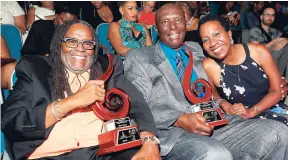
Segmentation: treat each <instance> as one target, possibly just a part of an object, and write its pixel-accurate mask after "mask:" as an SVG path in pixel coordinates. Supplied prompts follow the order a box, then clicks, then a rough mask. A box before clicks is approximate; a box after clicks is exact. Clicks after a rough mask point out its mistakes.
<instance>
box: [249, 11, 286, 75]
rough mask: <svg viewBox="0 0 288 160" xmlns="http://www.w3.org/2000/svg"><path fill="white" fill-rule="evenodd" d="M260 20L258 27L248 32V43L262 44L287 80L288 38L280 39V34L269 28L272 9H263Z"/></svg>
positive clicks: (272, 18)
mask: <svg viewBox="0 0 288 160" xmlns="http://www.w3.org/2000/svg"><path fill="white" fill-rule="evenodd" d="M260 19H261V24H260V26H259V27H254V28H252V29H251V30H250V35H249V41H250V42H253V43H261V44H264V45H265V46H266V47H267V48H268V49H269V50H270V52H271V53H272V56H273V58H274V61H275V63H276V64H277V65H278V69H279V70H280V74H281V75H282V76H286V78H288V45H287V44H288V38H282V37H281V36H282V32H280V31H278V30H277V29H275V28H271V27H270V26H271V24H272V23H273V22H274V20H275V10H274V8H272V7H269V6H268V7H265V8H263V9H262V11H261V16H260Z"/></svg>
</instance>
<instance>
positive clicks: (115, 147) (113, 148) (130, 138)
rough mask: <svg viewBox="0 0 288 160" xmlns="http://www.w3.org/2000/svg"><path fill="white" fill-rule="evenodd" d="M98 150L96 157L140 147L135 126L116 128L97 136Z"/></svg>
mask: <svg viewBox="0 0 288 160" xmlns="http://www.w3.org/2000/svg"><path fill="white" fill-rule="evenodd" d="M98 141H99V150H98V152H97V156H100V155H104V154H108V153H112V152H118V151H121V150H125V149H128V148H133V147H136V146H140V145H142V140H141V139H140V136H139V133H138V130H137V127H136V126H127V127H123V128H116V129H114V130H112V131H109V132H106V133H103V134H100V135H99V136H98Z"/></svg>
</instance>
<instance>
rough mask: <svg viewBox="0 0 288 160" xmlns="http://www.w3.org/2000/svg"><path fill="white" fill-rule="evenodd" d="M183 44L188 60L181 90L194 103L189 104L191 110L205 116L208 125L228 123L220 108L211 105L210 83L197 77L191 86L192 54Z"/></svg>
mask: <svg viewBox="0 0 288 160" xmlns="http://www.w3.org/2000/svg"><path fill="white" fill-rule="evenodd" d="M184 46H185V47H186V49H187V50H188V54H189V61H188V65H187V67H186V70H185V73H184V80H183V90H184V94H185V96H186V98H187V99H188V100H189V101H190V102H191V103H193V104H194V105H192V106H191V110H192V111H193V112H197V113H198V114H201V115H202V116H203V117H205V118H206V122H207V123H208V124H209V125H210V126H219V125H224V124H228V121H227V120H226V119H224V117H223V114H222V111H221V109H220V108H214V107H213V106H212V102H211V101H210V100H211V97H212V89H211V86H210V84H209V83H208V82H207V81H206V80H205V79H202V78H199V79H197V80H195V81H194V82H193V85H192V86H191V84H190V83H191V77H192V71H193V54H192V51H191V50H190V49H189V47H188V46H186V45H185V44H184ZM191 88H192V90H191Z"/></svg>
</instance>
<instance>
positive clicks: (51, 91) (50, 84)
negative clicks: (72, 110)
mask: <svg viewBox="0 0 288 160" xmlns="http://www.w3.org/2000/svg"><path fill="white" fill-rule="evenodd" d="M48 64H49V65H50V67H51V69H50V71H49V73H48V74H47V82H48V86H49V89H50V93H51V94H50V95H51V100H53V97H55V96H54V93H53V90H54V87H55V86H54V85H53V81H52V68H53V67H52V66H53V64H52V60H51V57H50V56H49V57H48ZM54 100H56V99H54Z"/></svg>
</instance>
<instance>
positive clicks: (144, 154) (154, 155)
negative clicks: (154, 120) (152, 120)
mask: <svg viewBox="0 0 288 160" xmlns="http://www.w3.org/2000/svg"><path fill="white" fill-rule="evenodd" d="M131 160H161V156H160V153H159V148H158V145H157V144H154V143H153V142H151V141H146V142H145V143H143V145H142V147H141V149H140V150H139V151H138V152H137V153H136V154H135V155H134V156H133V157H132V159H131Z"/></svg>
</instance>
